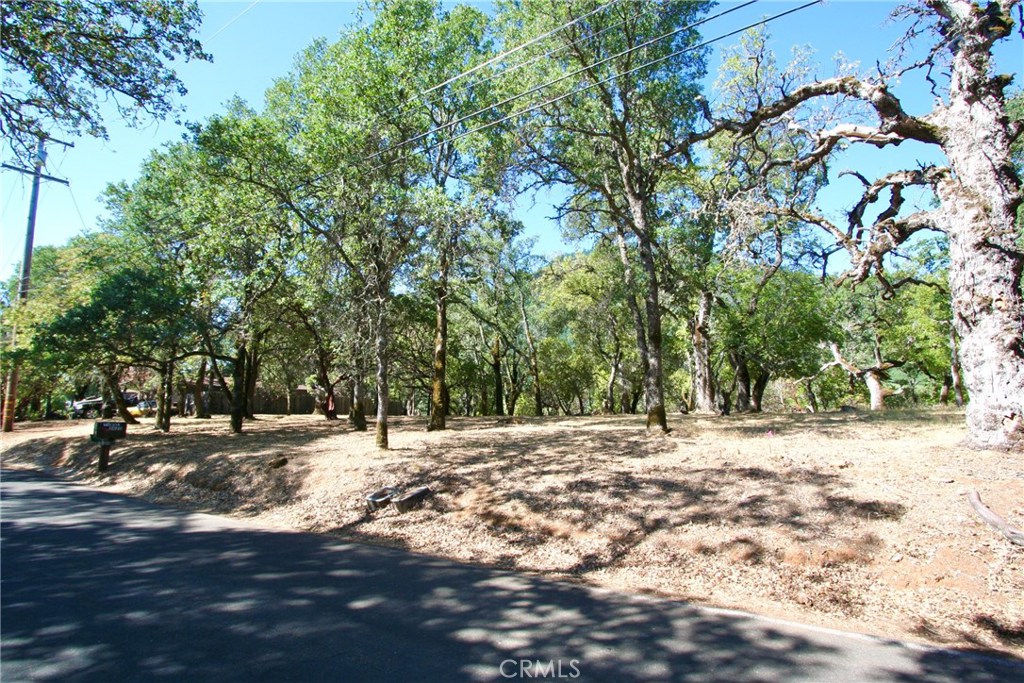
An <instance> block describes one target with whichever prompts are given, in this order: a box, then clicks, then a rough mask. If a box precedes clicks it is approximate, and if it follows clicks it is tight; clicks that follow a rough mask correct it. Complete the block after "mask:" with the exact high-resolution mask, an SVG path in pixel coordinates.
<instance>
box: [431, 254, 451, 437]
mask: <svg viewBox="0 0 1024 683" xmlns="http://www.w3.org/2000/svg"><path fill="white" fill-rule="evenodd" d="M436 294H437V301H436V302H435V305H436V308H437V328H436V330H435V332H434V364H433V376H432V378H431V392H430V422H429V423H428V424H427V431H438V430H442V429H444V428H445V418H446V417H447V415H448V407H447V406H446V405H445V403H446V401H445V396H446V394H447V393H448V385H447V380H446V373H447V368H448V252H447V250H442V253H441V265H440V268H439V272H438V283H437V292H436Z"/></svg>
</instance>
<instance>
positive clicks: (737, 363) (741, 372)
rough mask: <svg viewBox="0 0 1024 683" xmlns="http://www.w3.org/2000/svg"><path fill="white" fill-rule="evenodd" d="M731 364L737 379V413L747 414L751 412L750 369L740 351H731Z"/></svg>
mask: <svg viewBox="0 0 1024 683" xmlns="http://www.w3.org/2000/svg"><path fill="white" fill-rule="evenodd" d="M729 363H730V364H731V365H732V369H733V373H734V374H735V377H736V406H735V410H736V412H737V413H745V412H747V411H749V410H750V401H751V396H750V369H749V367H748V366H747V359H746V357H745V356H744V355H743V354H742V353H740V352H739V351H737V350H735V349H733V350H731V351H729Z"/></svg>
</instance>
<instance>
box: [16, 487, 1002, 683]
mask: <svg viewBox="0 0 1024 683" xmlns="http://www.w3.org/2000/svg"><path fill="white" fill-rule="evenodd" d="M4 480H5V491H4V507H5V514H4V522H3V546H4V553H3V576H4V590H3V595H2V601H3V620H2V632H3V643H4V651H3V660H2V661H3V664H2V666H3V672H2V673H3V678H4V680H16V679H17V680H24V679H29V678H32V679H33V680H62V681H109V680H160V679H174V680H181V679H182V678H187V679H189V680H196V681H207V680H209V681H213V680H217V681H252V680H294V679H296V678H302V679H305V680H380V681H393V680H430V681H439V682H443V681H467V680H468V681H497V680H504V678H505V677H503V676H502V674H503V673H508V672H510V671H511V670H512V668H513V667H514V668H516V669H518V667H519V666H520V664H521V662H531V663H532V664H531V666H535V665H536V663H537V662H540V663H542V664H543V666H545V667H546V666H547V665H548V663H549V662H554V663H556V666H557V665H558V664H560V665H561V667H562V671H563V672H564V673H569V672H571V671H573V670H574V669H571V668H570V667H575V670H578V671H579V672H580V675H579V680H584V681H595V680H596V681H623V682H628V681H690V680H712V679H713V680H729V681H752V680H823V679H829V680H865V679H868V678H872V677H873V674H874V673H876V672H877V671H880V670H884V671H885V672H886V675H887V676H889V677H890V678H899V677H903V678H905V679H906V680H911V679H914V678H915V677H916V679H917V680H920V679H922V678H927V679H928V680H934V681H991V680H999V679H1000V678H1001V679H1003V680H1011V678H1012V677H1019V676H1020V674H1021V672H1022V669H1021V667H1020V665H1019V664H1014V663H1012V662H1008V661H1005V660H997V659H989V658H980V657H971V658H964V657H956V656H953V655H950V654H948V653H941V652H935V651H918V650H909V649H906V648H903V647H901V646H899V645H896V644H891V643H885V642H881V641H867V642H861V643H860V646H861V647H862V648H863V649H862V650H861V651H860V652H859V653H858V655H857V656H856V657H850V656H849V655H847V654H846V653H844V652H842V651H840V650H838V649H837V647H838V643H837V641H836V639H835V638H834V637H833V636H831V635H827V634H822V633H818V632H813V631H801V630H797V629H792V628H790V627H788V626H786V625H784V624H781V623H775V622H769V621H764V620H758V619H755V618H751V617H747V616H743V615H733V614H726V613H722V612H714V611H706V610H701V609H698V608H695V607H692V606H690V605H687V604H685V603H678V602H668V601H656V600H650V599H642V598H633V597H628V596H622V595H617V594H612V593H609V592H605V591H593V590H590V589H586V588H583V587H580V586H574V585H570V584H564V583H553V582H548V581H544V580H541V579H538V578H534V577H530V576H525V575H516V574H510V573H505V572H500V571H494V570H488V569H483V568H478V567H469V566H462V565H457V564H453V563H450V562H447V561H444V560H439V559H435V558H431V557H426V556H422V555H414V554H410V553H404V552H401V551H396V550H391V549H387V548H380V547H371V546H364V545H359V544H352V543H344V542H340V541H338V540H337V539H332V538H329V537H324V536H314V535H308V534H298V533H273V532H267V531H261V530H256V529H247V528H239V527H238V526H231V525H230V524H228V523H225V522H223V521H218V520H213V521H211V520H210V518H204V517H201V516H197V515H187V514H182V513H172V512H169V511H167V510H160V509H156V508H154V507H152V506H148V505H146V504H143V503H141V502H138V501H133V500H126V499H122V498H118V497H116V496H111V495H108V494H103V493H98V492H95V491H90V490H84V489H75V488H73V487H69V486H67V485H60V484H57V485H54V484H49V485H44V486H42V487H41V488H40V485H39V484H38V483H37V482H38V475H28V474H25V473H20V472H14V473H11V472H5V473H4ZM54 510H60V513H59V514H56V515H55V514H54V512H53V511H54ZM234 524H235V525H237V522H236V523H234ZM509 662H511V663H509ZM503 665H504V667H505V669H502V668H501V667H502V666H503Z"/></svg>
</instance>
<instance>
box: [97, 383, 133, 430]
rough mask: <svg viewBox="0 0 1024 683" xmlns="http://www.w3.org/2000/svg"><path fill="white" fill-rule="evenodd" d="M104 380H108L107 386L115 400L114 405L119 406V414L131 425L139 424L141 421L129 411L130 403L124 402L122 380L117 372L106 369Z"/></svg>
mask: <svg viewBox="0 0 1024 683" xmlns="http://www.w3.org/2000/svg"><path fill="white" fill-rule="evenodd" d="M103 380H104V381H105V382H106V384H107V387H108V389H109V390H110V397H111V398H112V399H113V400H114V406H115V407H116V408H117V416H118V417H120V418H121V419H122V420H124V421H125V422H127V423H128V424H130V425H135V424H139V421H138V420H136V419H135V417H134V416H133V415H132V414H131V413H129V412H128V404H127V403H125V402H124V394H123V393H121V381H120V379H119V378H118V376H117V373H116V372H113V371H110V370H104V371H103Z"/></svg>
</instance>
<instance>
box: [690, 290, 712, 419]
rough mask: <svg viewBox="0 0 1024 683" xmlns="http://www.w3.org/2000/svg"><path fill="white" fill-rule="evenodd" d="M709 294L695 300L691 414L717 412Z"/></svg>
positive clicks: (704, 293)
mask: <svg viewBox="0 0 1024 683" xmlns="http://www.w3.org/2000/svg"><path fill="white" fill-rule="evenodd" d="M712 301H713V299H712V295H711V292H701V293H700V296H699V297H698V299H697V316H696V318H694V321H693V406H692V409H693V412H695V413H703V414H711V413H715V412H717V409H718V406H717V405H716V404H715V380H714V372H713V371H712V369H711V340H710V338H709V331H710V328H711V304H712Z"/></svg>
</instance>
